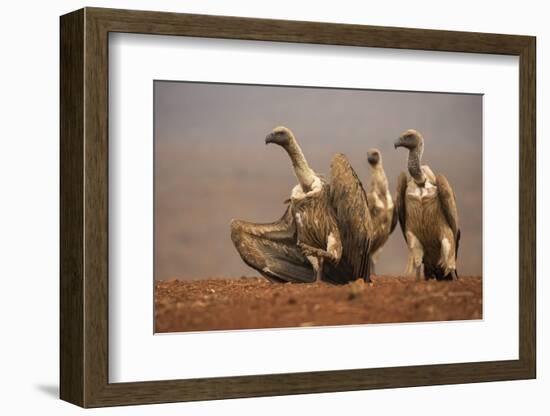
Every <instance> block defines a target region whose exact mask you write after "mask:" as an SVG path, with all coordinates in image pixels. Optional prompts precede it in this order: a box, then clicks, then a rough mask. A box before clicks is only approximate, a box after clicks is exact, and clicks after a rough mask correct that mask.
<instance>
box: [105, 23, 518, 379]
mask: <svg viewBox="0 0 550 416" xmlns="http://www.w3.org/2000/svg"><path fill="white" fill-rule="evenodd" d="M144 56H146V57H147V59H146V60H144V59H143V57H144ZM218 62H225V64H224V66H223V68H220V67H219V65H217V63H218ZM272 62H292V63H293V65H286V66H283V67H276V69H275V70H266V68H272V65H271V63H272ZM403 68H406V70H403ZM109 70H110V85H109V97H110V102H109V120H111V123H110V131H109V158H110V160H109V185H110V190H109V192H110V194H109V204H110V206H109V215H110V218H111V219H112V221H110V222H109V225H110V234H109V251H110V253H109V254H110V264H109V297H110V299H109V331H110V333H109V335H110V338H109V340H110V349H109V363H110V366H111V367H110V380H111V381H112V382H127V381H146V380H171V379H177V378H198V377H216V376H234V375H243V374H247V375H248V374H266V373H286V372H305V371H326V370H338V369H350V368H372V367H391V366H405V365H413V364H442V363H455V362H474V361H487V360H507V359H512V360H513V359H517V358H518V325H517V322H518V296H519V295H518V290H519V284H518V276H517V274H514V273H510V272H509V271H510V270H518V258H519V248H518V247H519V245H518V242H519V238H518V221H519V213H518V200H519V198H518V191H517V189H518V186H519V185H518V184H519V179H518V177H519V155H518V152H517V141H518V130H519V128H518V126H519V124H518V122H519V116H518V110H517V109H518V103H519V94H518V80H519V69H518V59H517V58H516V57H508V56H494V55H479V54H456V53H455V54H453V53H441V52H427V51H402V50H389V49H373V48H363V49H357V48H352V47H348V48H346V47H341V46H338V47H332V46H326V45H315V46H313V45H310V46H307V47H306V46H304V45H292V44H281V43H269V42H260V43H258V42H250V41H237V40H220V39H185V38H177V37H166V36H147V35H129V34H115V35H112V37H111V40H110V69H109ZM312 74H315V76H314V79H312ZM154 79H170V80H192V81H199V80H200V81H218V82H219V81H224V82H233V83H240V82H248V83H259V84H286V85H301V86H304V85H316V86H326V87H355V88H378V89H396V90H416V91H446V92H466V93H481V94H484V96H483V106H484V110H483V136H484V141H483V147H484V148H485V149H493V148H499V157H494V156H495V155H494V153H491V152H490V151H485V152H484V157H483V159H484V160H483V189H484V195H483V211H484V215H483V229H484V242H483V252H484V261H483V283H484V288H483V293H484V303H483V321H469V322H450V323H442V322H441V323H437V324H436V323H417V324H410V325H368V326H364V325H361V326H359V325H355V326H346V327H339V328H338V327H333V328H307V329H303V328H302V329H278V330H256V331H237V332H236V331H231V332H229V333H227V332H223V331H216V332H211V333H207V334H205V333H193V334H190V333H187V334H171V335H168V334H166V335H156V336H153V335H152V332H151V328H153V313H152V310H153V298H154V296H153V286H152V285H151V282H152V281H153V217H154V216H153V186H152V185H153V135H152V132H153V112H152V111H151V110H152V108H153V89H152V83H153V80H154ZM428 163H429V161H428ZM511 189H512V190H514V191H513V192H509V190H511ZM507 194H509V195H507ZM503 200H505V201H506V202H507V203H506V204H503ZM502 223H509V224H510V227H509V238H507V239H503V238H502V235H501V232H500V230H501V224H502ZM136 230H140V232H138V233H136ZM502 258H506V259H507V262H506V263H504V262H502V261H501V259H502ZM220 345H223V348H220V347H219V346H220ZM289 345H294V346H299V347H294V348H291V349H289ZM343 345H357V347H358V348H359V349H363V350H364V351H365V353H363V354H349V353H346V354H333V353H332V351H334V348H335V347H336V348H338V346H343ZM182 351H185V353H184V354H182ZM283 351H289V353H286V354H285V353H282V352H283ZM266 357H269V359H266Z"/></svg>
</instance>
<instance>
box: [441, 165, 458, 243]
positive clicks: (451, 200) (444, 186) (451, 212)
mask: <svg viewBox="0 0 550 416" xmlns="http://www.w3.org/2000/svg"><path fill="white" fill-rule="evenodd" d="M435 178H436V185H437V189H438V195H439V202H440V204H441V208H442V209H443V214H445V219H446V220H447V223H448V224H449V226H450V227H451V230H452V231H453V235H454V237H455V246H456V250H457V252H458V242H459V240H460V229H459V228H458V211H457V209H456V196H455V193H454V191H453V188H451V185H450V184H449V181H448V180H447V178H446V177H445V176H443V175H441V174H439V175H436V177H435Z"/></svg>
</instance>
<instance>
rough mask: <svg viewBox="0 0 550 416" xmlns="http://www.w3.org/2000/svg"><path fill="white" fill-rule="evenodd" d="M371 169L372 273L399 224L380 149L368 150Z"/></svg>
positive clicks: (369, 190)
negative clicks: (383, 248)
mask: <svg viewBox="0 0 550 416" xmlns="http://www.w3.org/2000/svg"><path fill="white" fill-rule="evenodd" d="M367 162H368V164H369V170H370V183H369V187H368V192H367V205H368V208H369V212H370V216H371V221H372V224H373V227H372V234H371V237H370V239H371V247H370V250H369V252H370V253H369V256H370V261H369V264H370V267H371V270H370V273H371V274H374V265H375V263H376V260H377V259H378V256H379V255H380V253H381V251H382V247H383V246H384V244H386V241H388V238H389V237H390V234H391V233H392V232H393V230H394V229H395V226H396V225H397V209H396V205H395V204H394V201H393V198H392V196H391V194H390V191H389V187H388V178H387V177H386V172H385V171H384V165H383V163H382V155H381V153H380V151H379V150H378V149H369V150H368V151H367Z"/></svg>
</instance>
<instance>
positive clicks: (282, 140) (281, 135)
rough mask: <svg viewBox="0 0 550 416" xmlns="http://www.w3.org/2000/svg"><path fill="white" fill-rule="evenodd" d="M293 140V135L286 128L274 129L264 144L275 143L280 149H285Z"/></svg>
mask: <svg viewBox="0 0 550 416" xmlns="http://www.w3.org/2000/svg"><path fill="white" fill-rule="evenodd" d="M292 140H294V135H293V134H292V132H291V131H290V129H287V128H286V127H282V126H281V127H275V128H274V129H273V130H272V131H271V133H269V134H268V135H267V136H266V138H265V144H269V143H275V144H278V145H279V146H282V147H285V148H286V147H287V146H288V145H289V144H290V142H291V141H292Z"/></svg>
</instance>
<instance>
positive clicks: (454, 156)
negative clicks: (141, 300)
mask: <svg viewBox="0 0 550 416" xmlns="http://www.w3.org/2000/svg"><path fill="white" fill-rule="evenodd" d="M154 88H155V91H154V93H155V108H154V111H155V138H154V140H155V277H156V278H157V279H165V278H172V277H177V278H180V279H198V278H204V277H239V276H243V275H246V276H252V275H256V272H255V271H254V270H253V269H251V268H249V267H248V266H246V265H245V264H244V263H243V261H242V260H241V258H240V257H239V255H238V253H237V251H236V250H235V248H234V247H233V244H232V242H231V239H230V233H229V222H230V221H231V219H232V218H238V219H244V220H248V221H254V222H271V221H274V220H276V219H278V218H279V217H280V216H281V215H282V214H283V212H284V210H285V205H284V204H283V201H284V200H285V199H287V198H288V197H289V193H290V190H291V189H292V187H293V186H294V185H295V184H296V179H295V177H294V175H293V171H292V167H291V164H290V161H289V159H288V156H287V155H286V153H284V151H283V149H281V148H279V147H277V146H273V145H272V146H266V145H265V143H264V139H265V136H266V135H267V133H269V132H270V131H271V129H272V128H273V127H275V126H278V125H284V126H286V127H289V128H290V129H292V131H293V132H294V134H295V136H296V138H297V140H298V142H299V143H300V145H301V147H302V149H303V151H304V154H305V156H306V158H307V160H308V162H309V164H310V166H311V167H312V168H313V169H314V170H315V171H317V172H318V173H328V172H329V168H330V160H331V158H332V156H333V155H334V154H335V153H337V152H342V153H344V154H346V155H347V156H348V158H349V160H350V162H351V164H352V165H353V167H354V168H355V170H356V171H357V173H358V175H359V177H360V178H361V180H362V181H363V184H364V185H365V186H366V185H367V184H368V169H367V162H366V152H367V149H369V148H371V147H376V148H378V149H379V150H380V151H381V153H382V158H383V161H384V168H385V170H386V174H387V176H388V179H389V183H390V190H391V193H392V195H395V187H396V180H397V176H398V174H399V173H400V172H401V171H403V170H405V169H406V160H407V152H406V151H405V150H404V149H398V150H394V148H393V142H394V140H395V139H396V138H397V137H398V135H399V134H400V133H401V132H402V131H404V130H406V129H409V128H414V129H417V130H419V131H420V132H421V133H422V134H423V136H424V139H425V151H424V158H423V163H424V164H427V165H429V166H430V167H431V168H432V170H433V171H434V172H436V173H443V174H444V175H446V176H447V179H448V180H449V181H450V183H451V185H452V186H453V187H454V189H455V192H456V195H457V202H458V211H459V217H460V226H461V229H462V240H461V243H460V251H459V255H458V271H459V273H461V274H476V275H480V274H481V271H482V269H481V267H482V176H481V175H482V154H481V149H482V96H480V95H467V94H441V93H415V92H391V91H370V90H343V89H325V88H299V87H279V86H253V85H232V84H204V83H186V82H168V81H156V82H155V86H154ZM406 255H407V251H406V246H405V241H404V239H403V236H402V234H401V230H400V229H399V226H398V228H396V230H395V231H394V233H393V234H392V236H391V237H390V239H389V241H388V243H387V244H386V246H385V249H384V252H383V253H382V255H381V256H380V260H379V263H378V265H377V272H378V273H384V274H398V273H402V272H403V270H404V268H405V265H406Z"/></svg>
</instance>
